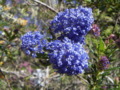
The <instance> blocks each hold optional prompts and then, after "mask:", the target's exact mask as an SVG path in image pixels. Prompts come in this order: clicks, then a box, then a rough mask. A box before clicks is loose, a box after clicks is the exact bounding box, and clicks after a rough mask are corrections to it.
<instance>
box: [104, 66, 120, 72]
mask: <svg viewBox="0 0 120 90" xmlns="http://www.w3.org/2000/svg"><path fill="white" fill-rule="evenodd" d="M116 69H120V67H113V68H110V69H106V70H105V71H111V70H116Z"/></svg>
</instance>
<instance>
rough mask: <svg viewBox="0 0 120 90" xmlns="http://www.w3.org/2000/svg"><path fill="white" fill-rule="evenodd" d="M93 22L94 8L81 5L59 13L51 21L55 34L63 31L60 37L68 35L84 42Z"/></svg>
mask: <svg viewBox="0 0 120 90" xmlns="http://www.w3.org/2000/svg"><path fill="white" fill-rule="evenodd" d="M93 22H94V18H93V14H92V9H91V8H87V7H82V6H80V7H77V8H72V9H66V10H65V11H63V12H60V13H58V15H57V16H55V17H54V19H53V20H52V21H51V29H52V30H53V32H54V33H55V34H56V33H57V34H59V33H61V35H60V39H61V38H64V37H68V38H69V39H71V40H73V41H75V42H80V43H83V41H84V40H83V38H84V36H85V35H86V34H87V33H88V32H89V31H90V30H91V28H92V23H93Z"/></svg>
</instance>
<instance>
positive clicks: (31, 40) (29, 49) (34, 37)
mask: <svg viewBox="0 0 120 90" xmlns="http://www.w3.org/2000/svg"><path fill="white" fill-rule="evenodd" d="M43 38H44V36H43V35H42V34H41V33H40V32H39V31H35V32H27V33H26V34H25V35H23V36H22V37H21V40H22V44H21V49H22V50H23V51H24V52H25V54H27V55H30V56H32V57H37V53H43V47H44V46H45V45H46V40H45V39H43Z"/></svg>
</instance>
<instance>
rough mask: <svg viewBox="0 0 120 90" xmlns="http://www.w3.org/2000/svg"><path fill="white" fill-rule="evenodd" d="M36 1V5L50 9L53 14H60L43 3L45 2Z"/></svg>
mask: <svg viewBox="0 0 120 90" xmlns="http://www.w3.org/2000/svg"><path fill="white" fill-rule="evenodd" d="M34 1H35V2H36V3H38V4H41V5H43V6H44V7H46V8H48V9H49V10H51V11H53V12H54V13H56V14H57V13H58V12H57V11H56V10H54V8H52V7H50V6H48V5H47V4H45V3H43V2H41V1H39V0H34Z"/></svg>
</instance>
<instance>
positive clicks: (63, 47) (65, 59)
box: [47, 38, 89, 75]
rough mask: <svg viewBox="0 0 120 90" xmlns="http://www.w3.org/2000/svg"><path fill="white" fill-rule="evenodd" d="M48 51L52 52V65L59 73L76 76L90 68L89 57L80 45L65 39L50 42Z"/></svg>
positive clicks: (50, 56) (50, 54) (50, 55)
mask: <svg viewBox="0 0 120 90" xmlns="http://www.w3.org/2000/svg"><path fill="white" fill-rule="evenodd" d="M47 49H48V50H50V53H49V59H50V63H51V64H52V65H53V68H54V69H56V70H57V72H58V73H61V74H67V75H76V74H80V73H83V72H84V69H86V68H87V67H88V59H89V56H88V54H87V53H86V51H85V49H84V48H83V45H82V44H80V43H73V42H72V41H71V40H69V39H68V38H65V39H64V40H63V41H60V40H55V41H53V42H50V43H49V44H48V45H47Z"/></svg>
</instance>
